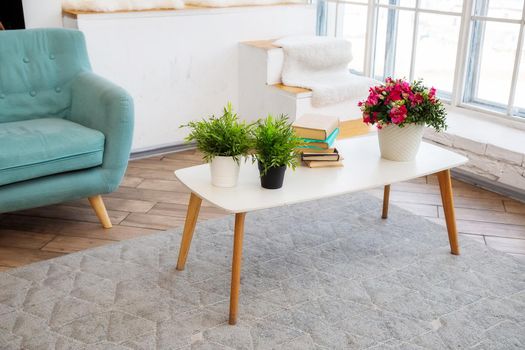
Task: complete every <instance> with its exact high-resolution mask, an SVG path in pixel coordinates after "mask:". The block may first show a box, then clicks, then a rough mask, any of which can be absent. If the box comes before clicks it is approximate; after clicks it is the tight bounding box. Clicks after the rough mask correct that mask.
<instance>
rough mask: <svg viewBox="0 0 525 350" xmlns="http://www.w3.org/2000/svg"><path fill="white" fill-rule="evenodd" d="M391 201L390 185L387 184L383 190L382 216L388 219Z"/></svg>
mask: <svg viewBox="0 0 525 350" xmlns="http://www.w3.org/2000/svg"><path fill="white" fill-rule="evenodd" d="M389 201H390V185H385V189H384V191H383V214H381V218H383V219H386V218H387V217H388V202H389Z"/></svg>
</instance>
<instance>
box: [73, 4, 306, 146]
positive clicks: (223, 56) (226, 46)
mask: <svg viewBox="0 0 525 350" xmlns="http://www.w3.org/2000/svg"><path fill="white" fill-rule="evenodd" d="M65 24H66V26H67V27H70V26H71V27H74V26H75V25H76V27H78V29H80V30H81V31H82V32H83V33H84V34H85V36H86V41H87V47H88V52H89V55H90V60H91V64H92V67H93V70H94V71H95V72H96V73H98V74H100V75H102V76H104V77H106V78H107V79H109V80H111V81H113V82H115V83H117V84H119V85H120V86H122V87H124V88H125V89H126V90H127V91H128V92H129V93H130V94H131V95H132V96H133V99H134V101H135V134H134V139H133V151H142V150H147V149H152V148H158V147H163V146H169V145H174V144H179V143H181V142H182V141H183V139H184V136H186V134H187V130H185V129H180V128H179V126H180V125H181V124H185V123H187V122H188V121H190V120H195V119H200V118H203V117H207V116H209V115H211V114H213V113H220V112H221V111H222V108H223V106H224V105H225V104H226V103H227V102H228V101H230V102H231V103H232V104H233V106H234V108H235V109H236V110H239V64H238V58H239V57H238V48H239V42H242V41H248V40H261V39H272V38H279V37H281V36H286V35H294V34H296V35H297V34H310V35H313V34H314V31H315V7H313V6H309V5H282V6H261V7H257V6H249V7H242V8H227V9H209V8H208V9H206V8H203V9H187V10H181V11H159V12H134V13H132V12H130V13H114V14H88V15H79V16H78V17H77V21H76V23H72V22H71V23H70V21H65ZM256 73H257V72H247V73H246V74H248V75H253V74H256ZM241 117H246V118H250V119H252V118H254V117H259V115H257V116H251V115H250V116H242V115H241Z"/></svg>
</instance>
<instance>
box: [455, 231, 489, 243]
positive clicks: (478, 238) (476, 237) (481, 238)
mask: <svg viewBox="0 0 525 350" xmlns="http://www.w3.org/2000/svg"><path fill="white" fill-rule="evenodd" d="M459 237H466V238H467V239H473V240H475V241H477V242H478V243H481V244H485V236H480V235H469V234H467V233H460V234H459ZM460 240H461V239H460Z"/></svg>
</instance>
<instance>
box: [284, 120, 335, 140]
mask: <svg viewBox="0 0 525 350" xmlns="http://www.w3.org/2000/svg"><path fill="white" fill-rule="evenodd" d="M292 126H293V128H294V131H295V134H296V135H297V137H302V138H305V139H315V140H326V139H327V138H328V136H330V134H331V133H332V132H333V131H334V130H335V129H337V128H338V127H339V118H338V117H334V116H329V115H321V114H305V115H303V116H302V117H299V118H297V120H296V121H295V122H294V123H293V124H292Z"/></svg>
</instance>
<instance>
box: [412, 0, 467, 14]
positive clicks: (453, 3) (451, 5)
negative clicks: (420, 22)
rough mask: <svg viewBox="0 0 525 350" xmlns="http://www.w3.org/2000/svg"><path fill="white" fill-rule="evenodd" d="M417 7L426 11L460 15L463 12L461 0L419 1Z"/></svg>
mask: <svg viewBox="0 0 525 350" xmlns="http://www.w3.org/2000/svg"><path fill="white" fill-rule="evenodd" d="M419 7H420V8H422V9H428V10H438V11H447V12H458V13H461V11H462V10H463V0H439V1H436V0H421V1H420V3H419Z"/></svg>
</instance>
